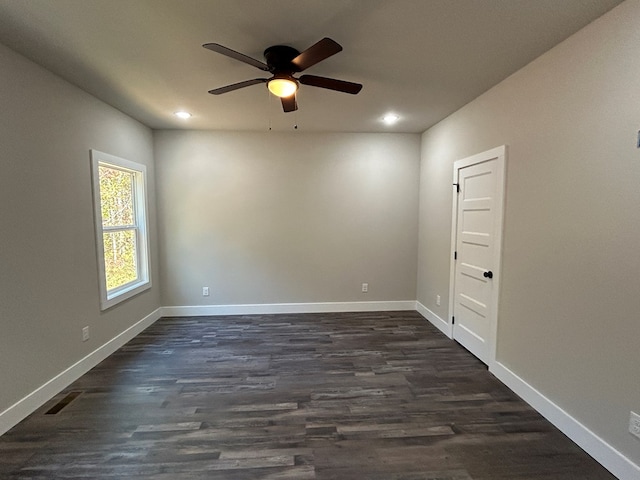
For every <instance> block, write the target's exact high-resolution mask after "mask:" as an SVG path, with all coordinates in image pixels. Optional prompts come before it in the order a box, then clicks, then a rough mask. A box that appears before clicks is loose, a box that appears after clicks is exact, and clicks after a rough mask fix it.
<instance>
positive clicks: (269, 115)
mask: <svg viewBox="0 0 640 480" xmlns="http://www.w3.org/2000/svg"><path fill="white" fill-rule="evenodd" d="M266 90H267V97H269V99H268V100H267V110H269V112H268V113H267V117H268V119H269V120H268V121H269V131H271V110H273V108H272V102H273V100H272V99H271V94H270V93H269V89H266Z"/></svg>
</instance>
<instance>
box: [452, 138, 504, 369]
mask: <svg viewBox="0 0 640 480" xmlns="http://www.w3.org/2000/svg"><path fill="white" fill-rule="evenodd" d="M504 153H505V148H504V147H499V148H497V149H493V150H490V151H489V152H485V153H483V154H479V155H474V156H473V157H470V158H468V159H464V160H460V161H458V162H456V163H455V165H454V184H456V188H455V190H456V193H455V197H456V202H454V206H455V212H454V215H455V218H454V220H455V223H454V225H455V237H454V238H455V246H454V248H455V250H454V260H453V269H454V272H455V273H454V276H453V278H454V281H453V283H454V285H453V295H452V299H453V315H452V317H453V318H452V322H453V338H454V339H455V340H457V341H458V342H460V343H461V344H462V345H463V346H464V347H465V348H467V349H468V350H469V351H470V352H471V353H473V354H474V355H475V356H476V357H478V358H479V359H480V360H482V361H483V362H484V363H486V364H489V363H490V362H491V361H492V360H495V336H496V324H497V307H498V280H499V278H498V276H499V272H500V265H499V263H500V245H501V232H502V198H503V184H504V172H503V169H504V158H505V155H504Z"/></svg>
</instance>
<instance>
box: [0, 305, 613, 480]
mask: <svg viewBox="0 0 640 480" xmlns="http://www.w3.org/2000/svg"><path fill="white" fill-rule="evenodd" d="M47 412H49V413H48V414H47ZM0 478H2V479H53V478H90V479H114V478H115V479H156V480H169V479H170V480H175V479H225V480H254V479H264V480H307V479H317V480H348V479H370V480H374V479H375V480H470V479H473V480H481V479H482V480H489V479H491V480H499V479H509V480H524V479H538V480H539V479H545V480H569V479H576V480H577V479H580V480H595V479H613V478H614V477H613V476H612V475H611V474H609V473H608V472H607V471H606V470H605V469H604V468H602V467H601V466H600V465H599V464H597V463H596V462H595V461H594V460H593V459H592V458H591V457H589V456H588V455H587V454H586V453H584V452H583V451H582V450H580V448H578V447H577V446H576V445H575V444H574V443H573V442H571V441H570V440H569V439H567V438H566V437H565V436H564V435H563V434H562V433H560V432H559V431H558V430H557V429H556V428H555V427H553V426H552V425H551V424H549V423H548V422H547V421H546V420H544V419H543V418H542V417H541V416H540V415H538V414H537V413H536V412H535V411H534V410H532V409H531V408H530V407H529V406H527V405H526V404H525V403H524V402H523V401H521V400H520V399H519V398H518V397H517V396H516V395H515V394H514V393H512V392H511V391H510V390H509V389H508V388H506V387H505V386H503V385H502V384H501V383H500V382H499V381H498V380H496V379H495V378H494V377H493V376H492V375H491V374H490V373H489V372H488V371H487V370H486V368H485V367H484V365H483V364H482V363H480V362H479V361H478V360H476V359H475V358H474V357H473V356H472V355H471V354H469V353H468V352H467V351H466V350H464V349H463V348H462V347H460V346H459V345H458V344H456V343H455V342H453V341H451V340H449V339H447V338H446V337H445V336H443V335H442V334H441V333H440V332H438V331H437V330H436V329H435V328H434V327H433V326H431V325H430V324H429V323H428V322H427V321H426V320H424V319H423V318H422V317H421V316H420V315H418V314H417V313H416V312H384V313H343V314H305V315H299V314H297V315H251V316H227V317H198V318H164V319H161V320H159V321H158V322H156V324H154V325H153V326H152V327H150V328H149V329H148V330H146V331H145V332H143V333H142V334H141V335H140V336H138V337H137V338H135V339H134V340H133V341H131V342H130V343H128V344H127V345H126V346H124V347H123V348H121V349H120V350H118V351H117V352H116V353H115V354H114V355H112V356H111V357H109V358H108V359H107V360H105V361H104V362H102V363H101V364H100V365H98V366H97V367H96V368H94V369H93V370H92V371H91V372H89V373H88V374H86V375H84V376H83V377H82V378H80V379H79V380H78V381H77V382H75V383H74V384H73V385H71V386H70V387H69V388H68V389H66V390H65V391H64V392H62V393H60V394H59V395H57V396H56V397H55V398H53V399H51V401H49V402H47V404H46V405H44V406H43V407H42V408H40V409H39V410H38V411H36V412H35V413H34V414H33V415H31V416H29V417H28V418H27V419H25V420H24V421H23V422H21V423H20V424H19V425H17V426H16V427H15V428H13V429H12V430H10V431H9V432H7V433H6V434H5V435H3V436H2V437H0Z"/></svg>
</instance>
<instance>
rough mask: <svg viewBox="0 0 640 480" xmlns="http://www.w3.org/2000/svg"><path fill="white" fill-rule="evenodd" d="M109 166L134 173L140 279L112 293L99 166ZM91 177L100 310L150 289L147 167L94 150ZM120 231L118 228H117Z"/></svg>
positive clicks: (92, 151)
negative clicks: (106, 252) (107, 275)
mask: <svg viewBox="0 0 640 480" xmlns="http://www.w3.org/2000/svg"><path fill="white" fill-rule="evenodd" d="M100 164H104V165H107V166H111V167H115V168H119V169H124V170H127V171H130V172H133V173H134V174H135V187H134V188H135V198H134V202H135V204H134V208H135V214H136V223H137V225H138V241H137V242H136V245H137V250H138V251H137V252H136V253H137V260H138V271H139V277H140V278H139V279H138V280H136V281H135V282H131V283H128V284H126V285H122V286H121V287H119V288H117V289H113V290H112V291H110V292H109V291H107V278H106V273H105V266H104V241H103V235H102V234H103V231H104V229H103V227H102V209H101V205H100V178H99V173H98V166H99V165H100ZM91 178H92V186H93V211H94V220H95V230H96V246H97V254H98V280H99V285H100V310H106V309H108V308H111V307H113V306H114V305H117V304H118V303H120V302H123V301H124V300H126V299H128V298H131V297H133V296H135V295H137V294H139V293H141V292H143V291H145V290H148V289H149V288H151V272H150V265H149V216H148V211H149V208H148V201H147V188H146V182H147V167H146V166H145V165H142V164H140V163H136V162H132V161H130V160H125V159H124V158H120V157H116V156H114V155H110V154H108V153H104V152H99V151H98V150H91ZM118 228H119V227H118Z"/></svg>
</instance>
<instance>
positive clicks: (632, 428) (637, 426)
mask: <svg viewBox="0 0 640 480" xmlns="http://www.w3.org/2000/svg"><path fill="white" fill-rule="evenodd" d="M629 433H630V434H631V435H635V436H636V437H638V438H640V415H638V414H637V413H635V412H631V413H630V415H629Z"/></svg>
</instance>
